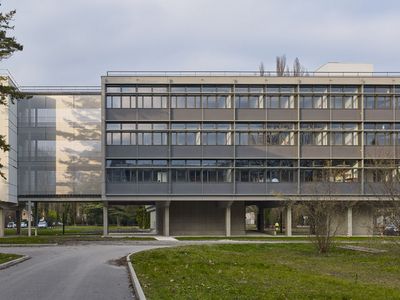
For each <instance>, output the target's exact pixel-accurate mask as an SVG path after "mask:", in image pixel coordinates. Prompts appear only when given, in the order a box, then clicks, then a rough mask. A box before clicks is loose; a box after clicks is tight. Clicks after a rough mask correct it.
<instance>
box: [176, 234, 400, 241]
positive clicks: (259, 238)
mask: <svg viewBox="0 0 400 300" xmlns="http://www.w3.org/2000/svg"><path fill="white" fill-rule="evenodd" d="M175 238H176V239H177V240H179V241H202V240H204V241H218V240H233V241H307V240H309V237H308V236H290V237H288V236H284V235H276V236H268V235H266V236H251V235H249V236H231V237H225V236H181V237H175ZM334 240H335V241H338V242H363V241H370V240H377V241H380V240H398V241H399V242H400V237H383V238H382V237H379V236H374V237H360V236H355V237H345V236H343V237H341V236H338V237H335V238H334Z"/></svg>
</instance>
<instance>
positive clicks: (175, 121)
mask: <svg viewBox="0 0 400 300" xmlns="http://www.w3.org/2000/svg"><path fill="white" fill-rule="evenodd" d="M335 70H336V69H335ZM367 70H368V73H367V74H364V75H363V74H360V73H356V72H352V73H351V74H348V75H346V73H341V74H336V75H335V74H332V72H330V73H329V74H328V75H326V74H324V73H320V74H319V73H314V74H309V75H311V76H299V77H295V76H283V77H279V76H275V75H272V74H262V76H261V75H260V74H254V73H240V74H239V73H229V72H228V73H201V72H197V73H194V72H193V73H190V72H188V73H185V72H183V73H162V74H160V73H141V74H138V73H128V72H127V73H121V72H120V73H118V72H108V74H107V76H103V77H102V80H101V87H93V88H75V89H72V88H62V87H60V88H52V89H44V90H43V89H38V88H29V89H25V91H26V92H27V93H29V94H31V95H33V97H32V98H31V99H25V100H20V101H18V103H17V105H16V108H15V109H14V110H17V117H15V119H14V122H11V121H9V123H10V124H12V123H13V124H14V125H15V124H16V125H17V130H18V135H16V136H15V137H14V138H15V139H16V140H17V145H18V147H17V148H15V149H16V150H15V156H16V155H17V153H18V155H17V160H16V161H17V169H18V187H17V186H15V188H14V187H13V188H12V189H13V191H14V192H13V193H12V194H13V195H14V198H13V199H14V200H10V199H8V198H6V197H4V198H1V200H2V201H3V202H4V203H6V202H7V203H10V205H11V204H13V203H14V204H15V203H16V199H15V198H16V197H15V195H16V194H17V195H18V201H23V202H35V201H53V202H55V201H102V202H103V203H104V215H105V216H107V207H108V204H113V203H118V204H124V203H126V204H132V203H138V204H139V203H140V204H146V205H154V206H155V208H156V209H155V210H154V211H155V212H156V214H157V217H156V218H155V223H156V227H157V230H158V232H159V233H160V234H164V235H204V234H212V235H215V234H218V235H227V236H229V235H237V234H244V233H245V207H246V205H251V204H256V205H257V206H258V207H259V208H265V207H271V206H278V205H283V204H284V205H285V206H286V207H287V208H286V213H285V225H286V228H287V229H286V233H287V234H288V235H291V222H292V221H291V219H292V217H291V216H292V213H291V205H290V204H291V203H295V202H296V201H309V200H318V201H333V200H334V201H340V202H341V203H345V207H346V209H345V210H344V211H343V215H338V216H337V222H338V231H339V233H342V234H348V235H353V234H356V235H364V234H371V233H372V226H373V216H372V213H371V208H370V206H369V205H368V203H371V201H383V200H384V198H385V195H384V194H385V193H384V191H382V189H380V188H381V187H382V186H383V185H384V182H385V181H387V180H389V178H390V177H392V176H393V174H395V173H396V172H397V167H396V166H397V165H398V159H399V153H400V152H399V151H400V77H394V76H389V74H387V75H386V76H378V75H374V73H372V72H369V71H370V70H369V69H367ZM11 110H12V109H11V107H10V108H9V110H8V111H9V112H10V111H11ZM3 113H4V112H3ZM2 121H3V119H2ZM6 122H7V121H6ZM10 128H11V127H10ZM13 153H14V152H13ZM10 155H11V153H10ZM2 161H3V160H2ZM12 161H13V163H14V164H15V160H14V159H13V160H12ZM377 162H378V163H379V164H378V163H377ZM382 171H384V172H382ZM16 174H17V171H16V170H15V176H16ZM11 177H12V176H11ZM11 177H10V178H11ZM16 191H17V192H16ZM377 191H380V192H379V193H377ZM2 193H3V188H2ZM3 199H4V200H3ZM260 211H262V209H260ZM105 225H106V226H105V231H104V233H105V234H107V218H105Z"/></svg>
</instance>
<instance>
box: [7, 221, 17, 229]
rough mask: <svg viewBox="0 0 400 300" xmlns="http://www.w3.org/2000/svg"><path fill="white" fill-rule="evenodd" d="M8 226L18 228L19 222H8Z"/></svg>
mask: <svg viewBox="0 0 400 300" xmlns="http://www.w3.org/2000/svg"><path fill="white" fill-rule="evenodd" d="M7 228H17V224H16V223H15V222H8V224H7Z"/></svg>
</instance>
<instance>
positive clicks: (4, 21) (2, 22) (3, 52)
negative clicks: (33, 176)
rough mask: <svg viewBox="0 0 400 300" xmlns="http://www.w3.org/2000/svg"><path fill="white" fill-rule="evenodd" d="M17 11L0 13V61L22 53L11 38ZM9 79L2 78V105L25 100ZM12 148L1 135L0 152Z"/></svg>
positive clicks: (2, 175)
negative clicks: (10, 83)
mask: <svg viewBox="0 0 400 300" xmlns="http://www.w3.org/2000/svg"><path fill="white" fill-rule="evenodd" d="M15 13H16V11H15V10H12V11H10V12H7V13H3V12H0V61H2V60H5V59H7V58H9V57H10V56H11V55H13V53H14V52H16V51H22V49H23V46H22V45H21V44H19V43H18V42H17V41H16V39H15V37H12V36H9V33H10V31H12V30H14V26H11V22H12V21H13V18H14V15H15ZM7 83H8V79H7V77H5V76H0V105H8V104H9V101H11V102H12V103H14V100H16V99H22V98H25V95H24V94H23V93H21V92H20V91H19V90H18V88H17V87H14V86H11V85H8V84H7ZM9 149H10V146H9V145H8V144H7V141H6V138H5V136H2V135H0V151H9ZM2 167H3V165H2V164H1V162H0V176H1V177H3V178H5V175H4V173H3V172H1V168H2Z"/></svg>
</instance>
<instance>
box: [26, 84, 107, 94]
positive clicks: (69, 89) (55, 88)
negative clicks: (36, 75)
mask: <svg viewBox="0 0 400 300" xmlns="http://www.w3.org/2000/svg"><path fill="white" fill-rule="evenodd" d="M18 88H19V90H20V91H21V92H31V93H35V92H52V93H53V92H98V93H100V92H101V87H100V86H97V85H93V86H79V85H78V86H77V85H74V86H68V85H65V86H47V85H42V86H19V87H18Z"/></svg>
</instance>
